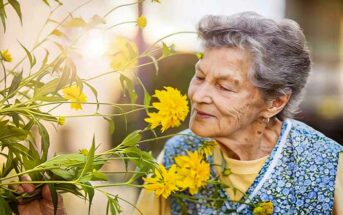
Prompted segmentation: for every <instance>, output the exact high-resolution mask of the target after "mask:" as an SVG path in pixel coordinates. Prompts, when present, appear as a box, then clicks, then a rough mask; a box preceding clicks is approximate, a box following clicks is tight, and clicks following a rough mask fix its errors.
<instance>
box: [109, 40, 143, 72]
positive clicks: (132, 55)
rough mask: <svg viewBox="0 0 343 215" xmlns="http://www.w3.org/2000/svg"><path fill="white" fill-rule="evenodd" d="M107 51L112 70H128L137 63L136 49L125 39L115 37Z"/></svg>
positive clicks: (132, 43) (134, 45) (133, 44)
mask: <svg viewBox="0 0 343 215" xmlns="http://www.w3.org/2000/svg"><path fill="white" fill-rule="evenodd" d="M109 50H110V51H109V55H110V61H111V68H112V69H113V70H119V71H125V70H130V69H133V68H134V67H135V66H136V65H137V63H138V61H137V57H138V48H137V46H136V44H135V43H134V42H132V41H130V40H128V39H126V38H125V37H116V39H115V40H114V41H113V43H112V44H111V47H110V49H109Z"/></svg>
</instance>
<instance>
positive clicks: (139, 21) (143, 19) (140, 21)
mask: <svg viewBox="0 0 343 215" xmlns="http://www.w3.org/2000/svg"><path fill="white" fill-rule="evenodd" d="M136 22H137V26H138V27H140V28H145V26H146V24H147V21H146V17H145V16H140V17H138V18H137V20H136Z"/></svg>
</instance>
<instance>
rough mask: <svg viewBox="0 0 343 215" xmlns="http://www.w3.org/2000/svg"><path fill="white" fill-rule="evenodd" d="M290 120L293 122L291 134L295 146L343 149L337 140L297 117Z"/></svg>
mask: <svg viewBox="0 0 343 215" xmlns="http://www.w3.org/2000/svg"><path fill="white" fill-rule="evenodd" d="M289 121H290V122H291V124H292V125H291V130H290V134H289V136H290V138H291V139H292V142H293V144H294V145H295V146H299V147H305V148H312V149H315V148H321V149H326V150H329V151H336V152H341V151H343V147H342V146H341V145H340V144H338V143H337V142H336V141H334V140H333V139H331V138H329V137H327V136H325V135H324V134H323V133H321V132H320V131H318V130H316V129H314V128H312V127H311V126H309V125H307V124H305V123H304V122H301V121H298V120H295V119H291V120H289Z"/></svg>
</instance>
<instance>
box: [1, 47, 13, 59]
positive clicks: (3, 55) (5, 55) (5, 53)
mask: <svg viewBox="0 0 343 215" xmlns="http://www.w3.org/2000/svg"><path fill="white" fill-rule="evenodd" d="M1 58H2V60H3V61H6V62H11V61H12V60H13V58H12V55H11V54H10V52H9V51H8V49H6V50H2V51H1Z"/></svg>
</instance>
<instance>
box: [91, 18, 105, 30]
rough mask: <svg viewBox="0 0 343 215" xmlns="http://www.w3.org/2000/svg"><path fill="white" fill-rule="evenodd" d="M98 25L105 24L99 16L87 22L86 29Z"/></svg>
mask: <svg viewBox="0 0 343 215" xmlns="http://www.w3.org/2000/svg"><path fill="white" fill-rule="evenodd" d="M100 24H106V20H104V19H103V18H102V17H100V16H99V15H94V16H92V18H91V19H90V21H89V22H88V27H90V28H92V27H95V26H97V25H100Z"/></svg>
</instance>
